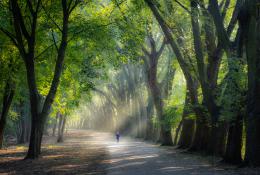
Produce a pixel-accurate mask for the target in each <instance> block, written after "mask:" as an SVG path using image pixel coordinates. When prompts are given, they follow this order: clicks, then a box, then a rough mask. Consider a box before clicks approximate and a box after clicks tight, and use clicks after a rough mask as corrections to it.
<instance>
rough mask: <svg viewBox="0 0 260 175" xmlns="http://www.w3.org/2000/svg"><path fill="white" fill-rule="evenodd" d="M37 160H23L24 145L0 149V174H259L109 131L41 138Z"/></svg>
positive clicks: (78, 132) (75, 132)
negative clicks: (58, 139) (58, 138)
mask: <svg viewBox="0 0 260 175" xmlns="http://www.w3.org/2000/svg"><path fill="white" fill-rule="evenodd" d="M44 140H45V141H44V144H43V154H42V157H41V158H40V159H39V160H35V161H31V160H26V161H24V160H23V157H24V156H25V154H26V150H27V147H26V145H23V146H22V145H17V146H12V147H9V148H7V149H5V150H0V174H17V175H30V174H32V175H36V174H39V175H45V174H46V175H54V174H55V175H74V174H76V175H81V174H82V175H169V174H171V175H260V170H258V171H257V170H256V169H235V170H232V169H230V167H228V168H229V169H224V168H223V167H217V166H212V165H211V164H210V162H214V160H211V159H209V158H208V159H205V157H201V156H196V155H192V154H184V153H180V150H176V149H174V148H173V147H160V146H158V145H155V144H151V143H146V142H143V141H141V140H135V139H130V138H128V137H123V138H122V139H121V140H120V143H116V141H115V137H114V136H113V135H111V134H109V133H102V132H93V131H86V130H70V131H69V132H68V133H67V134H66V137H65V141H64V143H59V144H57V143H56V138H53V137H45V139H44Z"/></svg>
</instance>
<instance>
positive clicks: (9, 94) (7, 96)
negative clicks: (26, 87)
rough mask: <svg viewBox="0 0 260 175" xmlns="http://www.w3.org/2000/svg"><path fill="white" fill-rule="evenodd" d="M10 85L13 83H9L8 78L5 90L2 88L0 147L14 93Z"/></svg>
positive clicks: (0, 146)
mask: <svg viewBox="0 0 260 175" xmlns="http://www.w3.org/2000/svg"><path fill="white" fill-rule="evenodd" d="M12 86H13V85H11V84H10V80H8V81H7V82H6V86H5V90H4V96H3V105H2V113H1V116H0V117H1V118H0V149H1V148H2V145H3V140H4V129H5V124H6V119H7V115H8V111H9V109H10V106H11V104H12V101H13V97H14V93H15V90H14V87H12Z"/></svg>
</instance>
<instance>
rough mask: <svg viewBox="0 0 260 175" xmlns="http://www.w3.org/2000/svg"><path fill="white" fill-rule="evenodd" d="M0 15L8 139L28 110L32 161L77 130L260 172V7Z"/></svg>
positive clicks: (205, 4)
mask: <svg viewBox="0 0 260 175" xmlns="http://www.w3.org/2000/svg"><path fill="white" fill-rule="evenodd" d="M0 5H1V7H2V8H1V12H0V13H1V25H0V30H1V35H0V37H1V63H3V64H1V65H0V66H1V75H0V76H1V80H3V81H1V85H0V87H1V98H2V100H1V103H2V109H1V123H0V134H1V137H0V138H3V130H4V129H3V128H4V127H5V125H6V121H7V117H8V111H9V109H10V108H11V109H12V110H11V111H18V110H14V109H15V108H16V107H15V106H19V104H20V105H22V106H23V107H21V109H23V110H24V109H29V110H30V115H28V114H26V118H27V119H28V118H31V124H27V125H26V128H27V129H26V132H28V130H30V144H29V151H28V154H27V158H37V157H38V156H39V155H40V147H41V140H42V135H43V134H44V128H45V130H46V129H47V128H48V127H46V126H48V125H49V127H53V131H55V128H56V126H57V125H56V124H55V123H60V125H59V126H61V127H59V128H60V129H59V132H60V133H62V132H63V131H62V130H64V128H65V123H66V121H67V122H68V125H69V126H73V127H76V126H77V127H80V128H98V129H100V130H109V131H111V130H112V131H114V130H118V129H120V130H121V131H122V132H123V133H126V134H130V135H133V136H137V137H140V138H146V139H152V140H155V141H159V142H160V143H161V144H162V145H174V144H178V146H179V148H184V149H189V150H190V151H198V152H207V153H208V154H211V155H220V156H223V158H224V160H225V161H227V162H230V163H241V162H242V161H244V162H245V163H247V164H249V165H256V166H259V165H260V141H259V139H258V138H259V134H260V132H259V128H260V127H259V125H260V120H259V113H260V112H259V108H258V107H259V103H260V98H259V92H260V91H259V90H260V89H259V87H260V84H259V73H260V72H259V71H260V70H259V67H260V66H259V64H260V62H259V59H258V58H259V53H258V52H259V43H258V42H259V36H258V35H259V18H260V14H259V0H223V1H218V0H208V1H197V0H189V1H188V0H187V1H179V0H174V1H170V0H143V1H139V0H133V1H126V0H113V1H101V0H100V1H97V2H90V1H89V2H88V1H80V0H60V1H55V2H53V1H45V0H37V1H29V0H28V1H18V0H9V1H8V0H6V1H3V2H1V3H0ZM68 44H69V45H68ZM65 57H66V59H65ZM21 65H24V66H21ZM6 75H8V76H6ZM20 75H22V76H20ZM25 76H26V79H27V83H26V84H24V81H23V80H24V79H25ZM184 82H185V83H184ZM185 85H186V86H185ZM27 89H28V91H26V90H27ZM90 90H92V92H94V94H96V95H94V96H95V97H96V98H94V97H93V98H92V100H90V96H91V95H90V93H89V92H90ZM25 92H27V93H25ZM15 94H18V95H15ZM55 96H56V98H55ZM22 97H23V98H22ZM98 97H99V98H98ZM13 99H14V100H13ZM12 101H15V102H17V103H13V107H12V105H11V102H12ZM86 101H87V102H88V103H87V104H86ZM79 103H81V104H82V105H81V106H82V109H81V110H74V109H75V107H77V106H78V104H79ZM28 104H30V105H29V107H28ZM85 104H86V105H87V106H84V105H85ZM17 109H18V108H17ZM23 110H21V111H23ZM81 112H84V115H82V113H81ZM16 113H17V112H16ZM20 113H21V115H19V116H20V117H18V118H19V121H21V122H20V124H19V127H18V128H22V127H20V126H22V125H23V123H24V121H23V120H22V117H21V116H22V115H24V114H22V113H23V112H20ZM27 113H28V112H27ZM10 114H11V112H10V113H9V117H10V118H11V115H10ZM79 115H80V116H79ZM49 116H52V118H48V117H49ZM56 116H58V118H61V120H59V121H60V122H57V120H56ZM60 116H62V117H60ZM16 117H17V115H16ZM28 126H29V127H28ZM111 126H113V127H111ZM1 128H2V129H1ZM28 128H29V129H28ZM19 133H22V132H19ZM243 134H245V136H246V139H245V143H244V140H243V137H242V136H243ZM19 135H22V134H19ZM26 135H28V133H27V134H26ZM60 135H61V137H60V140H62V134H60ZM27 138H28V137H27ZM1 140H3V139H0V141H1ZM1 142H2V141H1ZM243 143H244V145H245V148H246V150H245V157H242V145H243Z"/></svg>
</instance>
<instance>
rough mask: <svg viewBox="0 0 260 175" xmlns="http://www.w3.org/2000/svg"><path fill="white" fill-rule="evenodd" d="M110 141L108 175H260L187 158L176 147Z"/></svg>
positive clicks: (191, 157)
mask: <svg viewBox="0 0 260 175" xmlns="http://www.w3.org/2000/svg"><path fill="white" fill-rule="evenodd" d="M110 137H111V136H110ZM111 139H112V140H111ZM107 140H109V141H107V142H106V147H107V149H108V150H109V153H110V159H109V160H108V161H107V164H108V167H107V170H108V175H170V174H171V175H197V174H198V175H233V174H234V175H244V174H245V175H260V172H256V171H251V170H250V171H248V170H246V169H239V170H232V169H230V168H229V170H228V169H224V168H220V167H217V166H212V164H211V165H210V162H209V160H206V159H205V158H202V157H200V156H195V155H190V154H183V153H180V150H175V149H174V148H172V147H163V148H162V147H159V146H158V145H154V144H149V143H145V142H143V141H138V140H134V139H130V138H123V139H121V141H120V143H116V142H115V141H114V140H113V138H110V139H107ZM212 159H213V158H212ZM212 162H214V160H212Z"/></svg>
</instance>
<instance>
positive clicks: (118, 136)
mask: <svg viewBox="0 0 260 175" xmlns="http://www.w3.org/2000/svg"><path fill="white" fill-rule="evenodd" d="M119 138H120V134H119V131H117V132H116V140H117V143H118V142H119Z"/></svg>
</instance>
